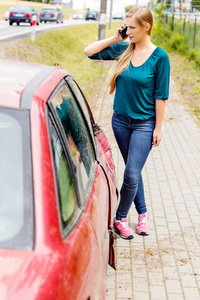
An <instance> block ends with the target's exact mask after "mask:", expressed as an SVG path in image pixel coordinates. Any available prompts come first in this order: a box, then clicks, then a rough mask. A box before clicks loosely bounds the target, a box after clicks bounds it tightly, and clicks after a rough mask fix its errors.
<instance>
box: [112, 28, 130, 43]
mask: <svg viewBox="0 0 200 300" xmlns="http://www.w3.org/2000/svg"><path fill="white" fill-rule="evenodd" d="M125 27H126V24H122V26H121V27H120V28H118V29H117V31H116V33H115V36H114V37H115V39H118V40H119V42H121V41H125V40H126V39H127V37H128V36H126V37H125V38H124V39H123V38H122V36H121V34H120V30H123V29H124V28H125Z"/></svg>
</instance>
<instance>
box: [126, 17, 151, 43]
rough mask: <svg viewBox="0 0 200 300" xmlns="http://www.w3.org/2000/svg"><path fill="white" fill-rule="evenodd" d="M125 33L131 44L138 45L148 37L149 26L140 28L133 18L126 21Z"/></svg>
mask: <svg viewBox="0 0 200 300" xmlns="http://www.w3.org/2000/svg"><path fill="white" fill-rule="evenodd" d="M126 26H127V32H126V34H127V35H128V37H129V40H130V42H131V43H140V42H142V41H143V40H144V39H145V38H146V37H147V36H148V29H149V24H147V26H140V25H139V24H138V22H137V21H136V19H135V17H134V16H132V17H131V18H127V19H126Z"/></svg>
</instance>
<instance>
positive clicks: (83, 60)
mask: <svg viewBox="0 0 200 300" xmlns="http://www.w3.org/2000/svg"><path fill="white" fill-rule="evenodd" d="M119 24H121V23H118V22H117V23H113V28H112V30H109V29H108V28H107V30H106V33H107V37H108V36H111V35H113V34H114V33H115V31H116V29H117V28H118V26H119ZM97 36H98V24H92V25H91V24H88V25H84V26H74V27H70V28H67V29H62V30H56V31H52V32H47V33H45V34H41V35H38V36H36V40H35V42H34V43H33V42H31V41H30V39H26V40H23V41H20V42H18V43H14V44H13V45H11V44H9V45H8V46H7V47H6V49H5V53H4V58H10V59H14V60H22V61H29V62H33V63H39V64H44V65H49V66H52V65H54V64H55V63H58V64H59V66H60V67H61V68H63V69H66V70H68V71H69V72H70V73H71V74H72V75H73V76H74V77H75V79H76V80H77V81H78V83H79V84H80V86H81V88H82V89H83V91H84V93H85V95H86V97H87V98H88V100H89V102H92V101H93V97H96V96H97V95H98V93H99V91H100V89H101V87H102V85H103V84H104V80H105V77H106V75H107V73H108V71H109V68H110V66H111V62H103V61H92V60H90V59H88V57H86V56H85V55H84V53H83V50H84V48H85V47H86V46H87V45H88V44H90V43H92V42H94V41H96V40H97Z"/></svg>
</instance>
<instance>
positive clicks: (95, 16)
mask: <svg viewBox="0 0 200 300" xmlns="http://www.w3.org/2000/svg"><path fill="white" fill-rule="evenodd" d="M98 16H99V15H98V12H96V11H91V10H88V11H87V13H86V17H85V19H86V20H98Z"/></svg>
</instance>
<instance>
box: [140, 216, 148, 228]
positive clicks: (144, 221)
mask: <svg viewBox="0 0 200 300" xmlns="http://www.w3.org/2000/svg"><path fill="white" fill-rule="evenodd" d="M146 221H147V217H144V218H142V217H139V225H140V226H146Z"/></svg>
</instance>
